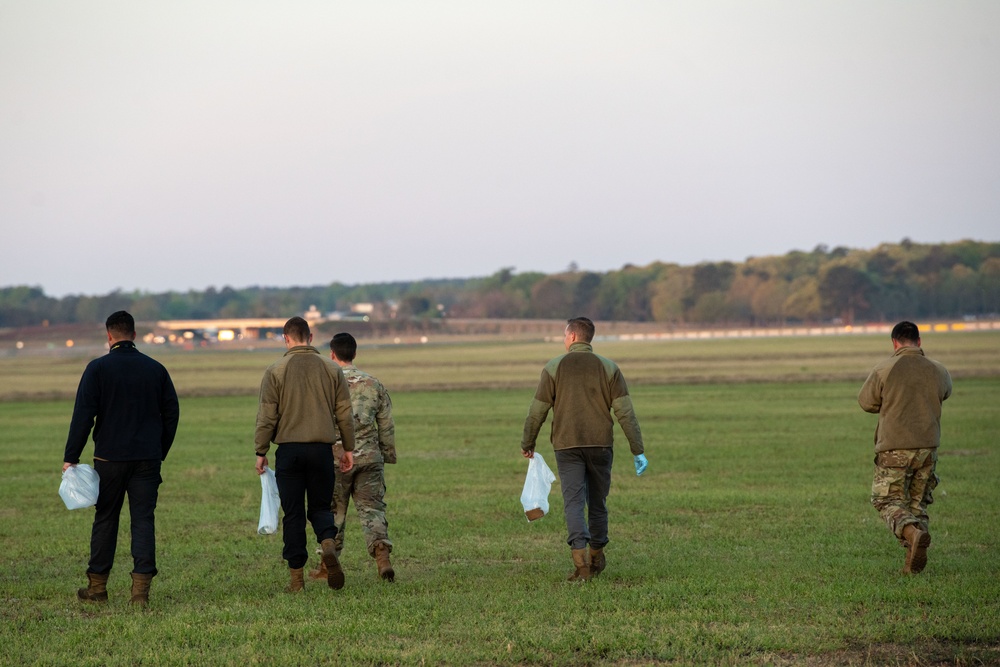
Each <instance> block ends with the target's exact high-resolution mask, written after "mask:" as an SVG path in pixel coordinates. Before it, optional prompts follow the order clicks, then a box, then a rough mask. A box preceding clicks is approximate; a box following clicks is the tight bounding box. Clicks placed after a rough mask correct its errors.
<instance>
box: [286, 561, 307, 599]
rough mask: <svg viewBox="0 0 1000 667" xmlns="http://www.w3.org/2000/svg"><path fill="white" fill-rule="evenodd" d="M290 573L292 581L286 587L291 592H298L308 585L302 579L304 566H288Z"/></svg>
mask: <svg viewBox="0 0 1000 667" xmlns="http://www.w3.org/2000/svg"><path fill="white" fill-rule="evenodd" d="M288 573H289V574H290V575H291V577H292V578H291V581H290V582H289V584H288V588H287V589H286V590H287V591H288V592H289V593H298V592H299V591H302V590H304V589H305V587H306V582H305V581H303V579H302V568H301V567H290V568H288Z"/></svg>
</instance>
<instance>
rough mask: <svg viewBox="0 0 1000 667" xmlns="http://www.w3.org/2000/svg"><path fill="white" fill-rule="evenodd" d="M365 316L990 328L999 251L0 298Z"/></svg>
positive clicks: (47, 309) (173, 310) (942, 250)
mask: <svg viewBox="0 0 1000 667" xmlns="http://www.w3.org/2000/svg"><path fill="white" fill-rule="evenodd" d="M357 303H369V304H372V305H373V307H374V311H373V312H372V315H371V316H372V318H373V319H380V320H386V319H399V320H410V321H412V320H420V319H429V318H447V317H452V318H518V319H525V318H527V319H531V318H539V319H561V318H568V317H573V316H576V315H587V316H589V317H591V318H592V319H596V320H613V321H632V322H664V323H667V324H670V325H675V326H686V325H694V324H698V325H724V324H725V325H747V326H757V325H781V324H789V323H817V322H831V321H836V322H841V323H844V324H852V323H854V322H861V321H894V320H899V319H905V318H910V319H919V318H958V317H991V316H996V315H997V314H998V313H1000V243H992V242H981V241H971V240H965V241H959V242H955V243H942V244H919V243H914V242H912V241H910V240H909V239H903V240H902V241H901V242H900V243H898V244H888V243H886V244H882V245H879V246H878V247H876V248H872V249H849V248H844V247H836V248H833V249H832V250H831V249H830V248H828V247H827V246H824V245H819V246H817V247H816V248H814V249H813V250H812V251H809V252H806V251H799V250H794V251H791V252H788V253H786V254H785V255H780V256H777V255H775V256H767V257H749V258H747V259H746V260H745V261H743V262H704V263H701V264H697V265H694V266H681V265H678V264H671V263H662V262H654V263H652V264H649V265H647V266H633V265H626V266H624V267H622V268H621V269H620V270H617V271H608V272H606V273H597V272H593V271H580V270H577V269H576V267H575V266H571V267H570V268H569V269H567V270H566V271H564V272H562V273H557V274H544V273H537V272H525V273H517V272H516V271H515V270H514V268H513V267H508V268H502V269H500V270H498V271H497V272H495V273H494V274H492V275H490V276H487V277H479V278H462V279H457V278H456V279H443V280H421V281H413V282H392V283H377V284H365V285H345V284H342V283H339V282H335V283H331V284H329V285H325V286H314V287H288V288H276V287H247V288H242V289H234V288H232V287H223V288H222V289H215V288H214V287H213V288H209V289H207V290H204V291H194V290H192V291H188V292H164V293H158V294H152V293H147V292H122V291H114V292H111V293H109V294H105V295H101V296H84V295H70V296H66V297H62V298H54V297H50V296H47V295H46V294H45V293H44V291H43V290H42V289H41V288H40V287H31V286H23V285H21V286H12V287H4V288H0V326H2V327H23V326H36V325H40V324H45V323H48V324H71V323H100V322H103V321H104V319H105V317H106V316H107V314H108V313H110V312H114V311H115V310H121V309H124V310H128V311H129V312H131V313H132V314H133V315H134V316H135V317H136V319H137V320H140V321H152V320H169V319H209V318H243V317H279V318H280V317H287V316H288V315H290V314H292V313H303V312H305V311H306V310H308V309H310V308H311V307H316V308H317V309H318V310H319V311H320V312H321V313H324V314H326V313H330V312H344V311H349V310H350V307H351V306H352V305H353V304H357Z"/></svg>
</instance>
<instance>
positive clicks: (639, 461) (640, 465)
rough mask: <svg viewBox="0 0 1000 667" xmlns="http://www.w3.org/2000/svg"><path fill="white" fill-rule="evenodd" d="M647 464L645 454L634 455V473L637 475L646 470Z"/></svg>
mask: <svg viewBox="0 0 1000 667" xmlns="http://www.w3.org/2000/svg"><path fill="white" fill-rule="evenodd" d="M648 465H649V461H647V460H646V455H645V454H636V455H635V475H636V477H638V476H639V475H641V474H642V473H644V472H646V466H648Z"/></svg>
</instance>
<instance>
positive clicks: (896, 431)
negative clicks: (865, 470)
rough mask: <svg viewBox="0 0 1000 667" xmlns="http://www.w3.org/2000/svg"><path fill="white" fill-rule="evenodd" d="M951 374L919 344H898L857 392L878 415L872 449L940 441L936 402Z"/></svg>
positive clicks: (929, 444)
mask: <svg viewBox="0 0 1000 667" xmlns="http://www.w3.org/2000/svg"><path fill="white" fill-rule="evenodd" d="M949 396H951V375H949V374H948V370H947V369H946V368H945V367H944V366H942V365H941V364H939V363H938V362H936V361H933V360H931V359H928V358H927V357H926V356H924V351H923V350H922V349H921V348H919V347H901V348H899V349H898V350H896V352H895V354H893V355H892V356H891V357H889V358H888V359H886V360H885V361H883V362H881V363H879V364H877V365H876V366H875V368H874V369H872V372H871V374H869V376H868V379H867V380H865V384H864V386H862V387H861V392H860V393H859V394H858V404H859V405H860V406H861V408H862V409H863V410H865V412H873V413H877V414H878V424H877V425H876V426H875V451H876V452H884V451H888V450H890V449H933V448H935V447H937V446H938V445H939V444H941V403H942V402H943V401H944V400H945V399H947V398H948V397H949Z"/></svg>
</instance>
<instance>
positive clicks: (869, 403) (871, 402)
mask: <svg viewBox="0 0 1000 667" xmlns="http://www.w3.org/2000/svg"><path fill="white" fill-rule="evenodd" d="M858 405H860V406H861V409H862V410H864V411H865V412H872V413H875V414H878V411H879V410H881V409H882V378H881V377H880V376H879V373H878V369H876V370H873V371H872V372H871V373H870V374H869V375H868V379H867V380H865V383H864V385H862V387H861V391H860V392H859V393H858Z"/></svg>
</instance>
